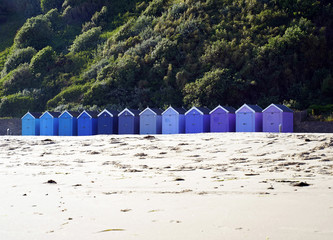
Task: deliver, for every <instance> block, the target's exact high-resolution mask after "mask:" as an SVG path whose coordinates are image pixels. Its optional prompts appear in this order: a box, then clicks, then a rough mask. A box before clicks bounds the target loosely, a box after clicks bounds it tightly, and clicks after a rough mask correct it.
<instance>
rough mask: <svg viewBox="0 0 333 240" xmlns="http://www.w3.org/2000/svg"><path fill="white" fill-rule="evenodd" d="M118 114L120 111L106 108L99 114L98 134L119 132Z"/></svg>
mask: <svg viewBox="0 0 333 240" xmlns="http://www.w3.org/2000/svg"><path fill="white" fill-rule="evenodd" d="M118 114H119V112H118V111H116V110H112V109H104V110H103V111H102V112H101V113H100V114H98V127H97V129H98V134H117V133H118Z"/></svg>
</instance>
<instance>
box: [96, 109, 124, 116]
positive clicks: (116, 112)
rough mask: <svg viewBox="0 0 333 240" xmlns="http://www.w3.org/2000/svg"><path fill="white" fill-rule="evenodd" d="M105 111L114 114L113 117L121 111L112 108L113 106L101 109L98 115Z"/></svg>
mask: <svg viewBox="0 0 333 240" xmlns="http://www.w3.org/2000/svg"><path fill="white" fill-rule="evenodd" d="M104 112H107V113H108V114H110V115H112V117H117V116H118V114H119V111H117V110H114V109H111V108H105V109H104V110H103V111H101V112H100V113H99V114H98V117H99V116H101V115H102V114H103V113H104Z"/></svg>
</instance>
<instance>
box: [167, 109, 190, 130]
mask: <svg viewBox="0 0 333 240" xmlns="http://www.w3.org/2000/svg"><path fill="white" fill-rule="evenodd" d="M185 112H186V110H185V109H184V108H173V107H171V106H170V107H168V108H167V109H166V110H165V111H164V112H163V113H162V134H179V133H185Z"/></svg>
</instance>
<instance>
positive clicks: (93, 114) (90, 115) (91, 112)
mask: <svg viewBox="0 0 333 240" xmlns="http://www.w3.org/2000/svg"><path fill="white" fill-rule="evenodd" d="M83 113H86V114H87V115H88V116H89V117H91V118H97V115H98V112H96V111H86V110H84V111H83V112H81V113H80V115H79V116H78V117H77V118H80V117H81V115H82V114H83Z"/></svg>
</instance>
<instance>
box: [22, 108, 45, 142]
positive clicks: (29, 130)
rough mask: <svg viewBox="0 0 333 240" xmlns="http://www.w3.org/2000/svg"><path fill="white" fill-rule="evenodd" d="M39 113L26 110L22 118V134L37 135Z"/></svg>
mask: <svg viewBox="0 0 333 240" xmlns="http://www.w3.org/2000/svg"><path fill="white" fill-rule="evenodd" d="M41 115H42V114H41V113H32V112H27V113H26V114H25V115H24V116H23V117H22V118H21V120H22V136H38V135H39V129H40V126H39V123H40V120H39V118H40V116H41Z"/></svg>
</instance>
